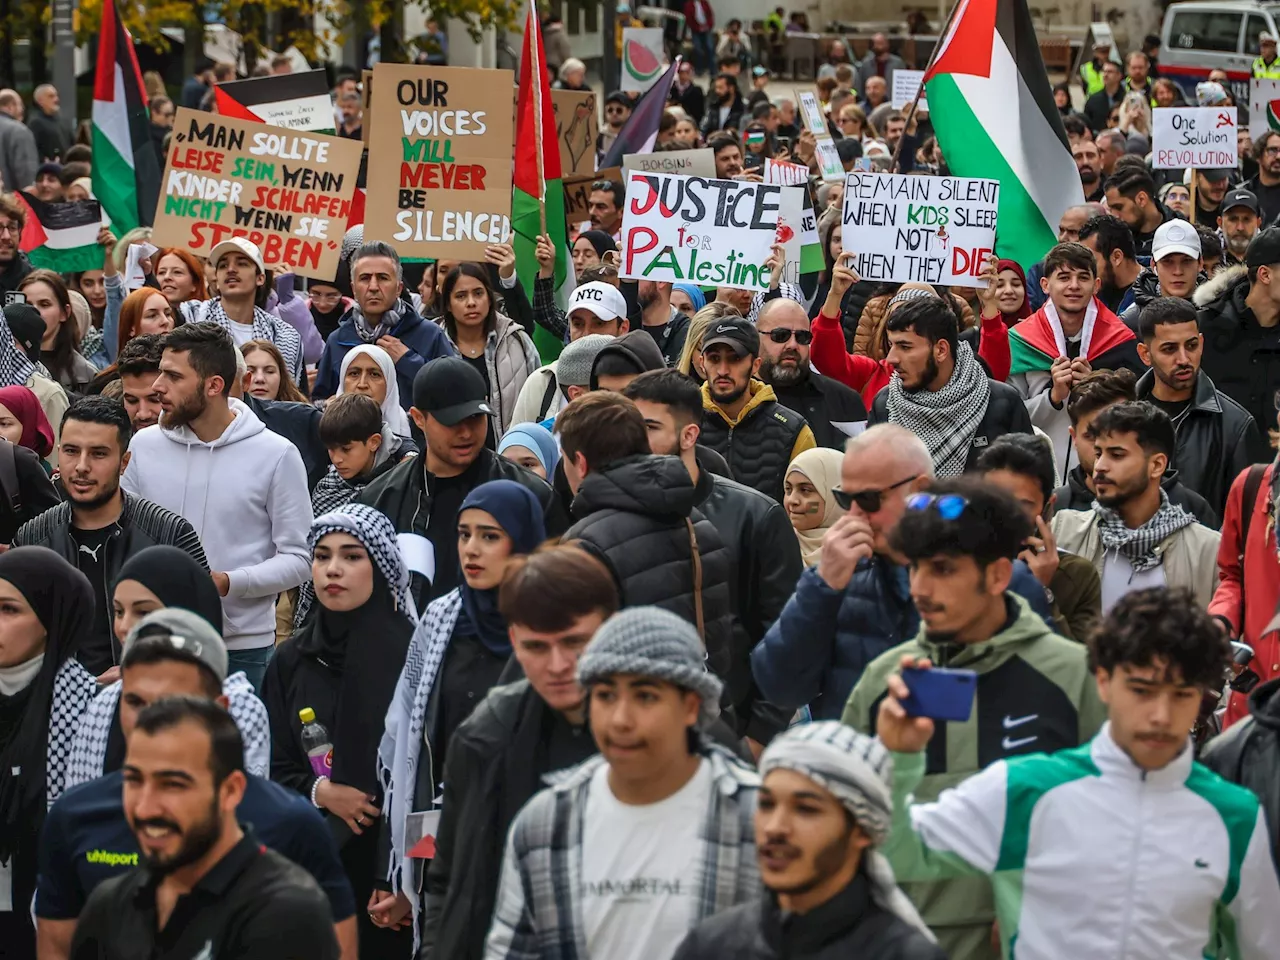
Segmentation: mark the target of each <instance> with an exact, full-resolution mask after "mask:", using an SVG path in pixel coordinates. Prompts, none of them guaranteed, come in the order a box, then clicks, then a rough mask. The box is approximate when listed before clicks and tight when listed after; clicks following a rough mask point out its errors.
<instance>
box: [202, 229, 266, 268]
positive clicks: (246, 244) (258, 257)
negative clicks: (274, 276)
mask: <svg viewBox="0 0 1280 960" xmlns="http://www.w3.org/2000/svg"><path fill="white" fill-rule="evenodd" d="M228 253H243V254H244V255H245V256H246V257H248V258H249V259H250V260H252V261H253V263H254V265H255V266H256V267H257V268H258V270H259V272H261V273H266V272H267V265H266V264H265V263H263V262H262V251H261V250H259V249H258V245H257V244H256V243H253V242H251V241H249V240H246V239H245V238H244V237H232V238H231V239H230V240H223V241H222V242H221V243H220V244H218V245H217V246H216V247H214V248H213V249H212V250H210V251H209V262H210V263H212V264H213V267H214V269H215V270H216V269H217V268H218V261H219V260H221V259H222V258H223V257H224V256H225V255H226V254H228Z"/></svg>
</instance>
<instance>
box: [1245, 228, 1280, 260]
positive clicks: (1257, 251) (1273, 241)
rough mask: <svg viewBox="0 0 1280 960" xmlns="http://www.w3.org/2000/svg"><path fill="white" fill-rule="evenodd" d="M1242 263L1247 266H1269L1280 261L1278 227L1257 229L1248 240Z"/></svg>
mask: <svg viewBox="0 0 1280 960" xmlns="http://www.w3.org/2000/svg"><path fill="white" fill-rule="evenodd" d="M1244 263H1245V266H1247V267H1271V266H1275V265H1276V264H1277V263H1280V227H1268V228H1267V229H1266V230H1260V231H1258V233H1257V234H1255V235H1254V238H1253V239H1252V240H1250V241H1249V249H1248V250H1246V251H1245V254H1244Z"/></svg>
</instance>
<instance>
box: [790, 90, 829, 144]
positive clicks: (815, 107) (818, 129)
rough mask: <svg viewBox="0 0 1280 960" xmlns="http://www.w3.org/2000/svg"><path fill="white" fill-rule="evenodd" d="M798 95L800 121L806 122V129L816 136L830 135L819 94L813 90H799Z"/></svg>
mask: <svg viewBox="0 0 1280 960" xmlns="http://www.w3.org/2000/svg"><path fill="white" fill-rule="evenodd" d="M796 96H797V98H798V100H799V103H800V122H801V123H802V124H804V129H805V130H808V131H809V132H810V133H812V134H813V135H814V136H815V137H825V136H829V135H830V133H831V131H830V130H828V129H827V118H826V116H825V115H824V114H823V112H822V105H821V104H819V103H818V95H817V94H816V93H814V92H813V91H812V90H797V91H796Z"/></svg>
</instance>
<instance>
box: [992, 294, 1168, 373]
mask: <svg viewBox="0 0 1280 960" xmlns="http://www.w3.org/2000/svg"><path fill="white" fill-rule="evenodd" d="M1093 304H1094V306H1095V307H1097V308H1098V313H1097V316H1096V317H1095V318H1094V321H1093V326H1092V327H1090V326H1089V322H1088V320H1087V319H1086V320H1085V329H1084V331H1083V334H1082V340H1081V344H1080V347H1081V349H1080V355H1081V356H1083V357H1084V358H1085V359H1086V360H1088V361H1089V365H1090V366H1092V367H1093V369H1095V370H1116V369H1119V368H1120V367H1128V368H1129V369H1131V370H1134V371H1135V372H1136V371H1138V370H1141V369H1142V365H1141V362H1140V361H1139V360H1138V354H1137V337H1135V336H1134V334H1133V331H1132V330H1130V329H1129V327H1128V325H1127V324H1125V322H1124V321H1123V320H1121V319H1120V318H1119V317H1117V316H1116V315H1115V314H1114V313H1112V312H1111V311H1110V310H1108V309H1107V308H1106V306H1105V305H1104V304H1103V303H1102V301H1101V300H1097V299H1095V300H1094V301H1093ZM1048 306H1049V305H1048V304H1046V305H1045V306H1043V307H1041V308H1040V309H1039V310H1037V311H1036V312H1035V313H1033V314H1032V315H1031V316H1029V317H1027V319H1025V320H1023V321H1021V322H1019V323H1017V324H1015V325H1014V327H1013V328H1012V329H1011V330H1010V331H1009V353H1010V354H1011V360H1012V365H1011V367H1010V370H1009V375H1010V376H1013V375H1014V374H1018V373H1032V372H1034V371H1038V370H1039V371H1046V372H1047V371H1048V370H1049V368H1050V367H1052V366H1053V361H1054V360H1056V359H1057V358H1058V357H1060V356H1062V351H1061V350H1060V349H1059V347H1058V336H1057V334H1056V333H1055V331H1054V326H1053V321H1051V320H1050V319H1049V314H1048V312H1047V308H1048Z"/></svg>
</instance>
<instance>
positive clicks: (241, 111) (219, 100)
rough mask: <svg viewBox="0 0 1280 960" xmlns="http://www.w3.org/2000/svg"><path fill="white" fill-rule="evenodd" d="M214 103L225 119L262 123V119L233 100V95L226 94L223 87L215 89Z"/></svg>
mask: <svg viewBox="0 0 1280 960" xmlns="http://www.w3.org/2000/svg"><path fill="white" fill-rule="evenodd" d="M213 94H214V102H215V103H216V105H217V107H218V113H219V114H220V115H221V116H224V117H230V118H231V119H232V120H245V121H248V122H249V123H262V122H263V121H262V118H261V117H260V116H258V115H257V114H256V113H254V112H253V111H252V110H250V109H249V108H248V107H246V106H245V105H244V104H243V103H241V102H240V101H239V100H235V99H233V98H232V96H231V94H229V93H224V92H223V91H222V88H221V87H214V88H213Z"/></svg>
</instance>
